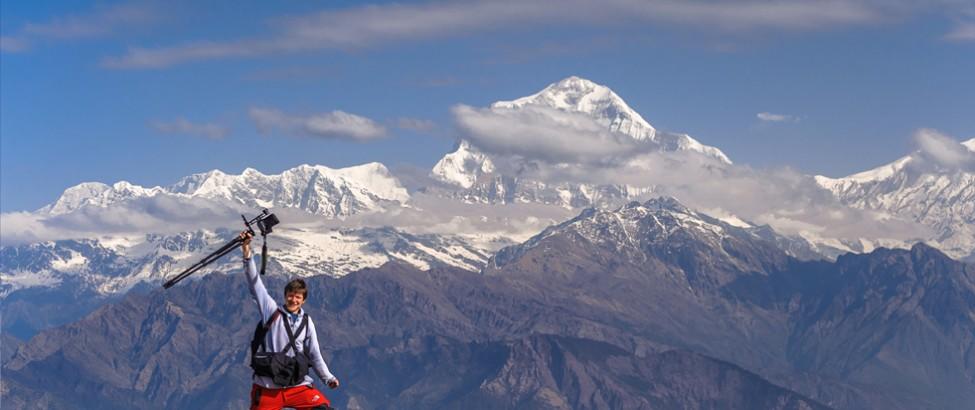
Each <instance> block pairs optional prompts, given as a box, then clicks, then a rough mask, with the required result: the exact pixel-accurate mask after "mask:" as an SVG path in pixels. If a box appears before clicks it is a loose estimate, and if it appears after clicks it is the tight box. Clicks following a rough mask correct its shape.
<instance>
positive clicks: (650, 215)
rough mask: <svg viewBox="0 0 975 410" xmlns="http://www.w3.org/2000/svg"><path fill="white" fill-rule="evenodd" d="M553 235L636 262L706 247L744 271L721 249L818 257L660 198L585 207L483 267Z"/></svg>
mask: <svg viewBox="0 0 975 410" xmlns="http://www.w3.org/2000/svg"><path fill="white" fill-rule="evenodd" d="M553 236H559V237H562V238H567V239H566V240H568V241H571V242H577V241H584V242H586V243H589V244H592V245H594V246H596V247H598V248H600V249H604V250H606V251H609V252H611V253H612V254H614V255H618V256H621V257H625V258H630V259H633V260H638V261H639V260H646V259H647V254H648V252H650V253H656V254H659V255H657V256H658V257H661V258H674V257H677V255H678V254H680V253H681V252H684V251H685V250H686V248H688V247H693V248H702V249H708V250H709V252H715V253H714V257H715V258H718V259H721V260H723V261H725V262H727V263H729V264H733V265H736V269H741V270H743V271H749V269H751V268H749V267H747V266H738V265H740V264H741V263H742V258H741V255H737V254H734V252H733V251H728V250H726V248H727V245H728V244H729V243H732V242H739V241H745V242H758V243H763V244H765V246H767V247H770V248H771V247H775V248H779V249H783V250H785V251H786V254H790V255H792V256H795V257H799V258H800V259H807V258H810V259H818V258H817V257H816V256H818V255H817V254H816V253H815V252H813V250H812V249H811V248H810V246H809V244H808V243H805V242H802V241H801V240H799V241H797V240H795V239H790V238H786V237H783V236H781V235H778V234H776V233H775V232H774V231H772V230H771V229H769V228H768V227H767V226H755V225H752V224H749V223H747V222H744V221H726V220H722V219H719V218H715V217H712V216H710V215H707V214H705V213H702V212H699V211H696V210H693V209H690V208H688V207H687V206H685V205H684V204H682V203H681V202H680V201H678V200H677V199H675V198H672V197H666V196H663V197H657V198H653V199H650V200H647V201H645V202H643V203H640V202H636V201H634V202H630V203H628V204H626V205H623V206H621V207H619V208H617V209H597V208H587V209H585V210H584V211H583V212H582V213H580V214H579V215H578V216H576V217H575V218H572V219H570V220H568V221H565V222H563V223H560V224H558V225H554V226H551V227H549V228H547V229H545V230H544V231H542V232H541V233H539V234H538V235H535V236H534V237H532V238H531V239H529V240H527V241H525V242H524V243H521V244H518V245H514V246H510V247H506V248H503V249H501V250H499V251H498V252H497V253H496V254H495V255H494V256H493V257H492V258H491V259H490V260H489V261H488V264H487V266H486V269H487V270H495V269H499V268H500V267H502V266H504V265H506V264H508V263H509V262H511V261H513V260H516V259H518V258H520V257H521V256H522V255H523V254H525V253H526V252H528V251H529V250H531V249H533V248H535V247H537V246H541V245H542V244H544V243H547V241H546V239H547V238H549V237H553ZM783 245H788V246H783ZM729 252H731V253H730V254H729Z"/></svg>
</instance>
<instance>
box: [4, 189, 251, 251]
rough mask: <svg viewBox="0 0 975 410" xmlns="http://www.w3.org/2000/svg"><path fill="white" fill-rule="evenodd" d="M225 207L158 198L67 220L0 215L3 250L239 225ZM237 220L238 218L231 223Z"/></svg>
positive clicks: (83, 211)
mask: <svg viewBox="0 0 975 410" xmlns="http://www.w3.org/2000/svg"><path fill="white" fill-rule="evenodd" d="M251 211H252V210H248V209H238V208H236V207H232V206H228V205H227V204H226V203H223V202H215V201H211V200H207V199H202V198H180V197H176V196H172V195H156V196H153V197H146V198H137V199H132V200H129V201H125V202H123V203H118V204H114V205H112V206H111V207H108V208H103V207H97V206H88V207H83V208H81V209H79V210H76V211H74V212H71V213H68V214H62V215H56V216H49V215H45V214H42V213H32V212H10V213H4V214H0V237H2V242H3V246H7V245H16V244H20V243H33V242H40V241H51V240H60V239H83V238H94V237H98V236H101V235H107V234H119V235H142V234H146V233H162V234H168V233H177V232H184V231H193V230H197V229H215V228H220V227H228V226H234V224H235V223H236V224H239V223H240V219H237V218H239V216H238V215H239V214H240V213H241V212H251ZM235 217H236V218H235Z"/></svg>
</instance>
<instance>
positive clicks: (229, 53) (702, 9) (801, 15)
mask: <svg viewBox="0 0 975 410" xmlns="http://www.w3.org/2000/svg"><path fill="white" fill-rule="evenodd" d="M889 14H890V12H889V10H888V9H886V8H884V7H879V6H876V4H874V3H872V2H860V1H843V0H818V1H800V0H785V1H776V2H768V1H759V0H738V1H725V2H712V1H678V0H651V1H638V0H606V1H602V2H592V1H585V0H563V1H530V2H525V1H514V0H476V1H463V2H439V3H425V4H411V5H404V4H387V5H369V6H362V7H357V8H349V9H344V10H330V11H323V12H319V13H316V14H311V15H307V16H299V17H288V18H279V19H276V20H274V21H273V22H272V23H273V24H272V25H273V26H274V27H276V28H277V31H276V32H274V33H271V34H267V35H263V36H257V37H251V38H242V39H237V40H233V41H225V42H216V41H198V42H194V43H189V44H183V45H177V46H170V47H160V48H138V47H137V48H131V49H130V50H129V51H128V53H126V54H124V55H121V56H115V57H109V58H106V59H104V60H103V62H102V63H103V65H104V66H105V67H109V68H158V67H166V66H171V65H174V64H180V63H185V62H189V61H199V60H208V59H219V58H227V57H249V56H258V55H265V54H271V53H284V52H298V51H309V50H322V49H349V48H359V47H366V46H372V45H377V44H384V43H390V42H402V41H415V40H420V39H429V38H437V37H441V36H445V35H457V34H459V35H464V34H472V33H477V32H485V31H497V30H512V29H515V30H517V29H521V28H527V27H537V26H546V25H548V26H550V25H560V26H562V25H565V24H576V25H583V26H614V27H627V26H638V25H646V24H654V23H662V24H669V25H683V26H688V27H692V28H695V29H700V30H719V31H748V30H766V29H768V30H783V31H801V30H816V29H821V28H826V27H835V26H849V25H859V24H869V23H875V22H879V21H883V20H885V19H886V18H887V17H888V15H889Z"/></svg>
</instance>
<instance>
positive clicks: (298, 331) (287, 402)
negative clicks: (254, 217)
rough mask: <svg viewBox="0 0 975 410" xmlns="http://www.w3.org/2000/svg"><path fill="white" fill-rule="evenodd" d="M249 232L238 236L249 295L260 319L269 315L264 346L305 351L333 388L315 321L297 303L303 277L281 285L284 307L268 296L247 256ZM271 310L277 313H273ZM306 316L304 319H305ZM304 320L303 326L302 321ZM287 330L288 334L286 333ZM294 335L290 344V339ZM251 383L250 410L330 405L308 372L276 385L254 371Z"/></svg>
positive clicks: (313, 409)
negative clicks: (320, 347)
mask: <svg viewBox="0 0 975 410" xmlns="http://www.w3.org/2000/svg"><path fill="white" fill-rule="evenodd" d="M252 237H253V235H252V234H251V233H250V232H248V231H244V232H241V234H240V238H241V240H243V245H242V246H241V249H242V250H243V252H244V264H245V269H244V272H245V273H246V275H247V281H248V283H249V284H250V290H251V295H252V296H253V297H254V300H255V301H257V307H258V309H260V311H261V323H264V324H267V323H268V320H269V319H272V321H271V323H270V325H269V327H268V330H267V334H266V335H265V336H264V340H263V341H264V349H265V350H266V351H267V352H286V355H287V356H291V357H295V356H296V355H304V354H307V356H306V357H308V359H309V362H310V367H312V368H314V369H315V373H318V377H319V378H320V379H321V380H322V381H323V382H325V384H327V385H328V387H330V388H332V389H335V388H338V387H339V379H337V378H336V377H335V376H333V375H332V373H331V372H329V371H328V366H327V365H326V364H325V360H324V359H322V353H321V351H320V350H319V346H318V336H317V333H316V332H315V323H314V322H312V321H311V318H310V317H308V318H307V319H305V317H306V315H305V311H304V310H302V309H301V306H302V305H304V304H305V300H306V298H307V296H308V288H307V287H305V281H304V280H302V279H295V280H292V281H291V282H289V283H288V285H287V286H285V288H284V309H281V308H280V307H279V306H278V304H277V302H275V301H274V299H273V298H271V295H269V294H268V293H267V289H266V288H265V287H264V282H262V281H261V277H260V275H258V274H257V267H256V266H255V264H254V260H253V259H251V239H252ZM275 311H278V312H280V313H278V314H275ZM305 320H307V322H305ZM303 322H305V326H304V327H303V326H302V323H303ZM285 326H288V327H289V328H285ZM289 333H290V334H291V336H290V337H289ZM292 337H293V338H294V345H293V346H292V345H291V339H292ZM253 380H254V385H253V387H252V388H251V410H271V409H273V410H280V409H281V408H284V407H292V408H294V409H310V410H328V409H331V407H330V405H331V403H330V402H329V400H328V398H327V397H325V394H323V393H322V392H320V391H318V389H316V388H315V387H314V385H313V384H312V378H311V376H310V375H305V376H304V380H303V381H299V382H298V383H294V384H293V385H284V386H282V385H278V384H276V383H275V382H274V380H273V378H272V377H268V376H261V375H258V374H256V373H255V374H254V378H253Z"/></svg>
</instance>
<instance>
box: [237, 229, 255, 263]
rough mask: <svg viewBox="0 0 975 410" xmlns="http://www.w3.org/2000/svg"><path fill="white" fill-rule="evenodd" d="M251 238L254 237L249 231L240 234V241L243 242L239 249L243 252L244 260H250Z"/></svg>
mask: <svg viewBox="0 0 975 410" xmlns="http://www.w3.org/2000/svg"><path fill="white" fill-rule="evenodd" d="M252 238H254V235H253V234H251V233H250V232H249V231H243V232H241V233H240V239H241V240H242V241H244V243H243V245H241V246H240V249H241V250H242V251H243V252H244V259H250V258H251V239H252Z"/></svg>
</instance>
